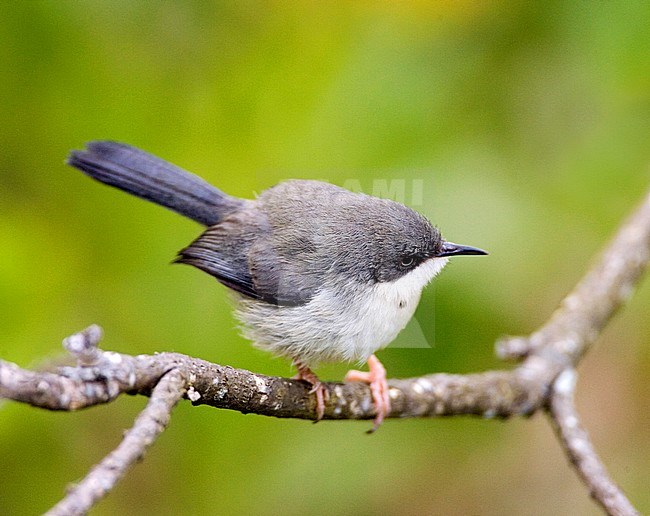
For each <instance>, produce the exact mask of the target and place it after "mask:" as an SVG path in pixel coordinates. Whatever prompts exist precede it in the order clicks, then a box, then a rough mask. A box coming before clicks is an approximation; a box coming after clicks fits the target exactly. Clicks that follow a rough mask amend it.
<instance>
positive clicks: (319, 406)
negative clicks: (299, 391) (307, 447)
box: [293, 360, 330, 421]
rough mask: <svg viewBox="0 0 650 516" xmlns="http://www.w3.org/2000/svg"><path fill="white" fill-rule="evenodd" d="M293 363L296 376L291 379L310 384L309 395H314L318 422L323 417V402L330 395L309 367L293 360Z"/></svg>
mask: <svg viewBox="0 0 650 516" xmlns="http://www.w3.org/2000/svg"><path fill="white" fill-rule="evenodd" d="M293 363H294V365H295V366H296V367H297V368H298V374H296V376H294V377H293V378H294V379H295V380H304V381H306V382H307V383H310V384H311V386H312V388H311V390H310V391H309V393H310V394H316V421H320V420H321V419H323V416H324V415H325V401H326V400H328V399H329V397H330V393H329V391H328V390H327V388H326V387H325V386H324V385H323V384H322V382H321V381H320V380H319V379H318V376H316V374H315V373H314V372H313V371H312V370H311V369H309V367H307V366H305V365H303V364H301V363H300V362H298V361H297V360H294V361H293Z"/></svg>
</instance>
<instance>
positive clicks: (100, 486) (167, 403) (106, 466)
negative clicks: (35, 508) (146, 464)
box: [47, 371, 185, 516]
mask: <svg viewBox="0 0 650 516" xmlns="http://www.w3.org/2000/svg"><path fill="white" fill-rule="evenodd" d="M184 393H185V380H184V378H183V376H182V374H180V373H179V372H178V371H170V372H169V373H167V374H166V375H164V376H163V377H162V378H161V379H160V381H159V382H158V384H157V385H156V387H155V388H154V389H153V391H152V392H151V399H150V400H149V403H147V406H146V408H145V409H144V410H143V411H142V412H141V413H140V415H139V416H138V417H137V418H136V420H135V424H134V425H133V427H132V428H131V429H130V430H129V431H127V432H126V433H125V435H124V438H123V439H122V442H121V443H120V444H119V446H118V447H117V448H116V449H115V450H113V451H112V452H111V453H109V454H108V455H107V456H106V457H105V458H104V459H102V461H101V462H100V463H99V464H97V465H96V466H94V467H93V468H92V469H91V470H90V473H88V475H87V476H86V477H85V478H84V479H83V480H82V481H81V482H79V483H78V484H76V485H75V486H72V487H71V488H70V489H69V490H68V494H67V495H66V496H65V498H64V499H63V500H61V501H60V502H59V503H58V504H56V505H55V506H54V507H53V508H52V509H50V511H48V512H47V514H48V515H50V516H55V515H56V516H69V515H76V514H86V513H87V512H88V511H89V510H90V508H91V507H93V506H94V505H95V504H96V503H97V502H98V501H99V500H101V499H102V498H103V497H104V496H106V494H107V493H109V492H110V491H111V489H113V487H114V486H115V484H116V483H117V482H118V481H119V480H120V479H121V478H122V477H123V476H124V475H125V473H126V472H127V470H128V469H129V468H130V467H131V466H132V465H133V463H135V462H136V461H137V460H139V459H141V458H142V456H143V455H144V453H145V451H146V450H147V449H148V448H149V447H150V446H151V445H152V444H153V443H154V441H155V440H156V438H157V437H158V435H160V433H162V431H163V430H164V429H165V428H167V425H168V424H169V419H170V416H171V412H172V410H173V408H174V407H175V406H176V403H178V401H179V400H180V399H181V398H182V397H183V394H184Z"/></svg>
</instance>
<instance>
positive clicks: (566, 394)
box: [548, 369, 639, 516]
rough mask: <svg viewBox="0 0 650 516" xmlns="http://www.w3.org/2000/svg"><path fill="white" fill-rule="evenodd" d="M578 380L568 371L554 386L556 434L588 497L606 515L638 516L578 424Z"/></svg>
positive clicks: (551, 408) (552, 407)
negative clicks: (576, 396) (604, 511)
mask: <svg viewBox="0 0 650 516" xmlns="http://www.w3.org/2000/svg"><path fill="white" fill-rule="evenodd" d="M577 378H578V375H577V373H576V372H575V370H573V369H567V370H566V371H564V372H563V373H562V374H561V375H560V376H559V377H558V378H557V380H556V381H555V383H554V384H553V394H552V396H551V399H550V402H549V408H548V413H549V416H550V419H551V422H552V424H553V428H554V430H555V433H556V434H557V436H558V439H559V440H560V442H561V443H562V445H563V447H564V451H565V452H566V454H567V456H568V457H569V460H570V461H571V463H572V464H573V465H574V466H575V468H576V470H577V471H578V474H579V475H580V478H582V480H583V482H584V483H585V484H586V485H587V487H588V488H589V494H591V496H592V498H593V499H594V500H596V501H597V502H598V503H599V504H600V505H601V506H602V507H603V509H605V510H606V511H607V513H608V514H614V515H616V516H633V515H636V514H639V513H638V512H637V510H636V509H635V508H634V507H633V506H632V504H631V503H630V502H629V500H628V499H627V498H626V497H625V495H624V494H623V491H621V489H620V488H619V487H618V486H617V485H616V484H615V483H614V482H613V481H612V479H611V478H610V477H609V475H608V474H607V471H606V470H605V466H604V465H603V463H602V462H601V461H600V459H599V458H598V455H597V454H596V451H595V450H594V447H593V445H592V444H591V441H590V439H589V434H588V433H587V431H586V430H585V429H584V428H583V426H582V425H581V424H580V418H579V417H578V413H577V411H576V408H575V405H574V402H573V395H574V392H575V386H576V380H577Z"/></svg>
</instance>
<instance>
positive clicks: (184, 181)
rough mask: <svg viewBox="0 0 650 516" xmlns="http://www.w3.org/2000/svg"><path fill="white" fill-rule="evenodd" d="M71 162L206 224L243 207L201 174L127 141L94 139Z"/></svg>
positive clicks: (142, 196)
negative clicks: (180, 166) (158, 156)
mask: <svg viewBox="0 0 650 516" xmlns="http://www.w3.org/2000/svg"><path fill="white" fill-rule="evenodd" d="M67 163H68V164H69V165H72V166H73V167H75V168H78V169H79V170H81V171H82V172H83V173H84V174H87V175H89V176H90V177H92V178H93V179H96V180H98V181H101V182H102V183H106V184H107V185H111V186H114V187H117V188H119V189H120V190H124V191H125V192H128V193H130V194H133V195H136V196H138V197H141V198H143V199H147V200H149V201H152V202H155V203H156V204H160V205H161V206H164V207H166V208H169V209H170V210H173V211H175V212H177V213H180V214H181V215H185V216H186V217H189V218H190V219H193V220H195V221H197V222H199V223H201V224H204V225H206V226H212V225H214V224H216V223H217V222H219V221H220V220H221V219H222V218H223V217H224V216H226V215H228V214H229V213H232V212H233V211H236V210H237V209H239V208H240V207H241V205H242V203H243V202H244V201H242V200H241V199H237V198H234V197H230V196H228V195H226V194H225V193H223V192H222V191H221V190H219V189H217V188H215V187H214V186H212V185H211V184H209V183H207V182H205V181H204V180H203V179H201V178H200V177H198V176H195V175H194V174H190V173H189V172H187V171H185V170H183V169H182V168H179V167H177V166H175V165H172V164H171V163H168V162H166V161H165V160H163V159H160V158H157V157H156V156H153V155H151V154H149V153H147V152H144V151H142V150H140V149H136V148H135V147H131V146H130V145H126V144H124V143H117V142H111V141H94V142H90V143H88V145H87V149H86V150H84V151H73V152H72V153H71V154H70V157H69V158H68V161H67Z"/></svg>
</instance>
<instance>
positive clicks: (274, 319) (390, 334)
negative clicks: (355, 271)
mask: <svg viewBox="0 0 650 516" xmlns="http://www.w3.org/2000/svg"><path fill="white" fill-rule="evenodd" d="M446 263H447V259H446V258H435V259H432V260H429V261H427V262H425V263H423V264H422V265H420V266H419V267H417V268H416V269H414V270H413V271H411V272H410V273H409V274H407V275H406V276H403V277H402V278H400V279H398V280H396V281H392V282H383V283H374V284H372V285H368V286H363V285H354V284H347V285H345V286H340V285H338V286H337V285H331V286H325V287H324V288H323V289H321V291H320V292H319V293H318V294H316V296H314V298H313V299H311V300H310V301H309V302H308V303H307V304H306V305H301V306H296V307H288V306H274V305H269V304H267V303H260V302H256V301H249V300H242V303H241V304H240V308H239V310H238V312H237V314H238V316H239V318H240V320H241V321H242V323H243V324H244V328H243V332H244V335H245V336H246V337H247V338H249V339H251V340H252V341H253V342H254V343H255V344H256V345H257V346H258V347H261V348H263V349H267V350H269V351H271V352H273V353H275V354H277V355H281V356H286V357H289V358H292V359H294V360H295V359H298V360H300V361H301V362H302V363H303V364H306V365H310V366H313V365H314V364H316V363H318V362H331V361H358V362H364V361H366V360H367V359H368V357H369V356H370V355H372V354H373V353H374V352H375V351H377V350H378V349H381V348H384V347H386V346H387V345H388V344H390V343H391V342H392V341H393V340H394V339H395V337H396V336H397V334H398V333H399V332H400V331H401V330H402V329H404V327H405V326H406V324H407V323H408V322H409V320H410V319H411V317H413V313H414V312H415V309H416V308H417V305H418V302H419V301H420V295H421V293H422V289H423V288H424V286H425V285H426V284H427V283H428V282H429V281H430V280H431V279H432V278H433V277H434V276H435V275H436V274H437V273H438V272H439V271H440V270H441V269H442V268H443V267H444V266H445V264H446Z"/></svg>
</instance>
